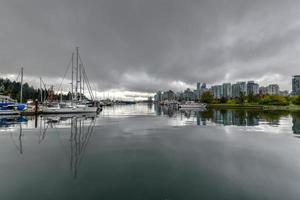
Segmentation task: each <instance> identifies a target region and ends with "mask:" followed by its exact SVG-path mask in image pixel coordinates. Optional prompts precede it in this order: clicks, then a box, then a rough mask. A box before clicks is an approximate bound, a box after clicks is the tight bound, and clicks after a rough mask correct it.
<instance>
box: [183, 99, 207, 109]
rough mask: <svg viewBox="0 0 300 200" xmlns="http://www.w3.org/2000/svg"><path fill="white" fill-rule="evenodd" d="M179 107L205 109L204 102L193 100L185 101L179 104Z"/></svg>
mask: <svg viewBox="0 0 300 200" xmlns="http://www.w3.org/2000/svg"><path fill="white" fill-rule="evenodd" d="M179 107H180V108H181V109H205V108H206V104H205V103H196V102H194V101H187V102H186V103H185V104H181V105H180V106H179Z"/></svg>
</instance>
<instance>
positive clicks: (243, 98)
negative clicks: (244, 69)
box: [237, 92, 246, 104]
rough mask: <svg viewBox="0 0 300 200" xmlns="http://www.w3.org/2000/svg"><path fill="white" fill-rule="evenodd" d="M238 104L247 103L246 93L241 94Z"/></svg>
mask: <svg viewBox="0 0 300 200" xmlns="http://www.w3.org/2000/svg"><path fill="white" fill-rule="evenodd" d="M237 100H238V101H237V103H238V104H244V103H245V100H246V95H245V93H244V92H240V96H239V97H238V99H237Z"/></svg>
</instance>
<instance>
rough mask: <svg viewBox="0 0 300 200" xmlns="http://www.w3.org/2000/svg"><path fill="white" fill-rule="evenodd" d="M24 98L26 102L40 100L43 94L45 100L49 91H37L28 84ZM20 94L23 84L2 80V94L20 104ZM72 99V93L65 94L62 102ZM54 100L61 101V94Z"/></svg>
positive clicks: (0, 91) (24, 89) (25, 87)
mask: <svg viewBox="0 0 300 200" xmlns="http://www.w3.org/2000/svg"><path fill="white" fill-rule="evenodd" d="M22 90H23V92H22V93H23V95H22V96H23V98H22V101H23V102H26V101H27V100H35V99H38V100H40V98H41V92H42V93H43V99H45V100H46V99H47V97H48V90H47V89H42V90H41V89H36V88H34V87H33V86H30V85H29V84H28V83H24V84H23V88H22ZM20 93H21V82H17V81H11V80H9V79H8V78H6V79H3V78H0V94H1V95H5V96H9V97H11V98H12V99H15V100H17V101H19V102H20ZM70 98H71V93H70V92H69V93H68V94H63V95H62V100H69V99H70ZM54 99H55V100H58V99H60V94H55V95H54Z"/></svg>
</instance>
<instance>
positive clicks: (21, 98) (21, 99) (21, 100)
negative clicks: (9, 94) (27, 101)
mask: <svg viewBox="0 0 300 200" xmlns="http://www.w3.org/2000/svg"><path fill="white" fill-rule="evenodd" d="M22 102H23V67H21V89H20V103H22Z"/></svg>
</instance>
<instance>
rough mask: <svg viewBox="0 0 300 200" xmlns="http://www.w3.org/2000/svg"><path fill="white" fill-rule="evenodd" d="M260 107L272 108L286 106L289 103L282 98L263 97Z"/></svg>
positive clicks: (276, 96)
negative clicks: (267, 106) (268, 106)
mask: <svg viewBox="0 0 300 200" xmlns="http://www.w3.org/2000/svg"><path fill="white" fill-rule="evenodd" d="M259 103H260V104H262V105H274V106H287V105H289V102H288V101H287V100H286V99H285V98H284V97H283V96H279V95H267V96H264V97H263V98H262V99H261V100H260V101H259Z"/></svg>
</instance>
